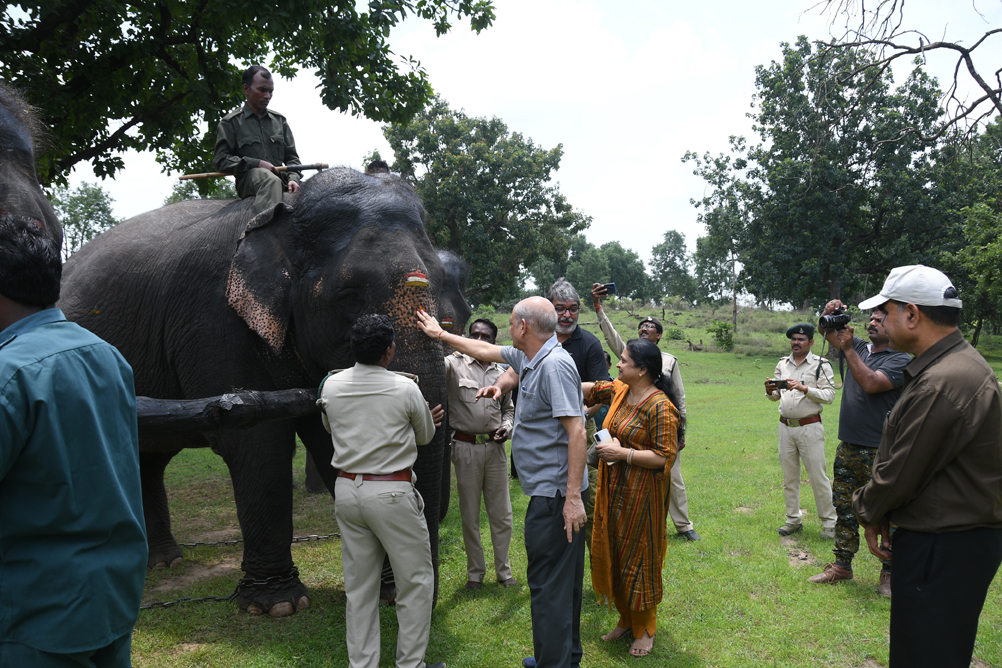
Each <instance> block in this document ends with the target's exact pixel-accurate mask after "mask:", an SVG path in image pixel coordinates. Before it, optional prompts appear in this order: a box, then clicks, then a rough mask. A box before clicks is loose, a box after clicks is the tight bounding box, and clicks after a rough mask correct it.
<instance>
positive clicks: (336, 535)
mask: <svg viewBox="0 0 1002 668" xmlns="http://www.w3.org/2000/svg"><path fill="white" fill-rule="evenodd" d="M340 537H341V534H339V533H329V534H326V535H324V536H318V535H317V534H315V533H313V534H310V535H309V536H293V538H292V542H293V543H311V542H314V541H320V540H334V539H335V538H340ZM242 542H244V539H243V538H234V539H233V540H217V541H215V542H213V543H178V544H177V546H178V547H224V546H227V545H239V544H240V543H242Z"/></svg>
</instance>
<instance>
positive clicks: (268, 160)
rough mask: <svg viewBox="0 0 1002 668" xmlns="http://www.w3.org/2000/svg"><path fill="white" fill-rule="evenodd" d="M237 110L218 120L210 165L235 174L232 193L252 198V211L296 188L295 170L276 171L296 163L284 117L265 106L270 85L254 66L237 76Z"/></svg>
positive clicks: (272, 88)
mask: <svg viewBox="0 0 1002 668" xmlns="http://www.w3.org/2000/svg"><path fill="white" fill-rule="evenodd" d="M243 89H244V97H246V99H247V101H246V103H245V104H244V106H243V107H241V108H240V109H237V110H236V111H232V112H230V113H229V114H227V115H226V116H224V117H223V120H221V121H219V126H218V127H217V128H216V149H215V153H214V155H213V158H212V164H213V165H215V166H216V169H218V170H219V171H221V172H227V173H229V174H235V175H236V177H237V194H238V195H240V197H254V213H255V214H258V213H261V212H262V211H265V210H267V209H270V208H271V207H273V206H275V205H276V204H278V203H279V202H281V201H282V191H283V190H286V189H287V190H288V191H289V192H290V193H294V192H296V190H298V189H299V180H300V178H301V177H300V175H299V173H298V172H279V171H278V170H277V169H276V167H280V166H282V165H301V164H302V163H301V162H300V161H299V154H298V153H297V152H296V140H295V138H293V136H292V130H291V129H290V128H289V122H288V121H286V120H285V116H283V115H282V114H280V113H278V112H277V111H274V110H272V109H269V108H268V104H269V103H270V102H271V95H272V93H273V92H274V91H275V83H274V81H273V79H272V77H271V72H269V71H268V70H267V69H265V68H264V67H261V66H260V65H251V66H250V67H248V68H247V69H246V70H245V71H244V73H243Z"/></svg>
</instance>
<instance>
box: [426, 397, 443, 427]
mask: <svg viewBox="0 0 1002 668" xmlns="http://www.w3.org/2000/svg"><path fill="white" fill-rule="evenodd" d="M427 403H428V402H427V401H426V402H425V404H427ZM428 408H430V409H431V419H432V421H433V422H434V423H435V428H436V429H438V428H439V427H441V426H442V420H443V419H444V418H445V409H444V408H442V404H439V405H437V406H435V407H434V408H431V406H428Z"/></svg>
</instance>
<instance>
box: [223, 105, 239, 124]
mask: <svg viewBox="0 0 1002 668" xmlns="http://www.w3.org/2000/svg"><path fill="white" fill-rule="evenodd" d="M243 110H244V108H243V107H238V108H236V109H234V110H233V111H231V112H230V113H228V114H226V115H225V116H223V120H224V121H228V120H230V119H232V118H235V117H236V116H239V115H240V112H241V111H243Z"/></svg>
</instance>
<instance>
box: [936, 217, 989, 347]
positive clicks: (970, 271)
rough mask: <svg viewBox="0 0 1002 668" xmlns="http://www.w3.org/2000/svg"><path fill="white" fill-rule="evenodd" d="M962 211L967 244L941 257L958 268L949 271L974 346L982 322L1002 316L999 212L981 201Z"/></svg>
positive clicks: (951, 265) (976, 342)
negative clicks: (956, 288) (972, 327)
mask: <svg viewBox="0 0 1002 668" xmlns="http://www.w3.org/2000/svg"><path fill="white" fill-rule="evenodd" d="M961 213H962V214H963V216H964V238H965V239H966V241H967V244H966V245H965V246H964V247H962V248H960V249H958V250H957V251H956V253H944V256H943V258H942V259H943V262H944V264H946V265H947V266H950V267H952V268H956V269H957V270H959V271H956V272H953V271H951V274H950V275H951V278H952V280H953V281H954V283H955V285H956V286H957V287H958V289H959V291H960V295H961V297H962V298H963V301H964V317H965V320H966V321H967V323H968V324H971V325H973V326H974V331H973V333H972V335H971V344H972V345H975V346H976V345H978V341H979V339H980V335H981V328H982V327H983V326H984V323H985V322H986V321H987V322H989V323H992V324H994V325H996V327H997V326H998V324H999V320H1000V318H1002V213H1000V212H999V211H997V210H995V209H993V208H992V207H990V206H989V205H988V204H986V203H983V202H978V203H976V204H974V205H972V206H969V207H966V208H964V209H963V210H962V211H961Z"/></svg>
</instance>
